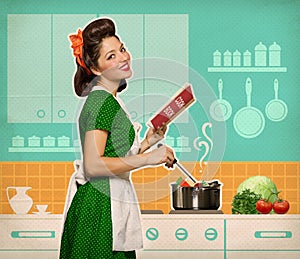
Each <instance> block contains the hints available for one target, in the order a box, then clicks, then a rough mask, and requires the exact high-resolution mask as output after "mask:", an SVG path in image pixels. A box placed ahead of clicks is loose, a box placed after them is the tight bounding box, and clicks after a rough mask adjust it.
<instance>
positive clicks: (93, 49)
mask: <svg viewBox="0 0 300 259" xmlns="http://www.w3.org/2000/svg"><path fill="white" fill-rule="evenodd" d="M82 37H83V43H84V45H83V47H82V58H83V60H84V63H85V65H86V66H87V67H88V68H91V67H98V59H99V57H100V49H101V46H102V41H103V39H105V38H107V37H116V38H117V39H119V37H118V36H117V35H116V29H115V24H114V22H113V21H112V20H110V19H107V18H101V19H97V20H95V21H93V22H91V23H90V24H88V25H87V26H86V27H85V29H84V30H83V33H82ZM76 63H77V61H76ZM95 77H96V75H94V74H91V75H88V74H87V72H86V71H85V70H84V68H83V67H81V66H80V65H79V64H78V63H77V71H76V73H75V76H74V90H75V93H76V94H77V95H78V96H82V93H83V92H84V90H85V89H86V88H87V86H88V85H89V84H90V83H93V82H94V81H95V80H93V79H94V78H95ZM92 81H93V82H92ZM126 86H127V83H126V80H121V82H120V85H119V88H118V92H121V91H122V90H124V89H125V88H126Z"/></svg>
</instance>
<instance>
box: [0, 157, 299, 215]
mask: <svg viewBox="0 0 300 259" xmlns="http://www.w3.org/2000/svg"><path fill="white" fill-rule="evenodd" d="M182 164H183V165H184V166H185V167H186V168H187V169H188V170H189V171H190V172H193V175H194V176H195V177H196V178H199V175H200V174H199V169H200V168H199V163H196V166H195V163H183V162H182ZM73 171H74V170H73V163H72V162H1V163H0V179H1V181H0V190H1V192H0V214H10V213H14V212H13V210H12V209H11V208H10V206H9V203H8V199H7V195H6V188H7V187H8V186H30V187H32V189H31V190H29V191H27V194H28V195H29V196H30V197H31V198H32V199H33V201H34V205H36V204H48V206H49V207H48V211H50V212H52V213H54V214H61V213H63V208H64V201H65V196H66V192H67V188H68V181H69V178H70V176H71V174H72V173H73ZM254 175H265V176H267V177H270V178H271V179H272V180H273V181H274V182H275V184H276V186H277V188H278V190H281V191H282V192H281V194H280V197H282V198H284V199H287V200H288V201H289V202H290V205H291V208H290V210H289V213H291V214H300V163H299V162H223V163H222V164H221V165H220V167H219V169H218V171H217V173H216V175H215V176H214V179H219V180H220V181H221V182H223V184H224V185H223V189H222V196H223V197H222V198H223V199H222V200H223V202H222V204H223V206H222V210H223V212H224V213H227V214H230V213H231V202H232V198H233V196H234V195H235V194H236V189H237V187H238V186H239V184H240V183H241V182H242V181H244V180H245V179H247V178H248V177H250V176H254ZM180 176H182V174H181V173H180V172H179V171H178V170H177V169H176V170H173V171H168V170H166V169H165V168H164V167H154V168H146V169H141V170H138V171H135V172H134V173H133V174H132V180H133V182H134V184H135V188H136V192H137V195H138V198H139V201H140V207H141V209H142V210H162V211H163V212H164V213H168V212H169V211H170V209H171V208H170V191H169V183H170V182H174V181H176V179H177V178H178V177H180ZM9 195H10V197H12V196H14V195H15V193H14V190H10V191H9ZM34 211H36V209H35V208H34V206H33V207H32V208H31V210H30V211H29V213H32V212H34Z"/></svg>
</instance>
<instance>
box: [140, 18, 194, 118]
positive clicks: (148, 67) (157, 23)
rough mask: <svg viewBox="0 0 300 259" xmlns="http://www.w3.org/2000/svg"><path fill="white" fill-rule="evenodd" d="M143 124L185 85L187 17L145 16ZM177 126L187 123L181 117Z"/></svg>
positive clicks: (186, 74)
mask: <svg viewBox="0 0 300 259" xmlns="http://www.w3.org/2000/svg"><path fill="white" fill-rule="evenodd" d="M144 33H145V58H146V62H145V78H146V79H145V95H146V96H147V97H146V98H145V109H146V110H145V113H146V116H145V120H146V121H147V120H148V119H149V117H151V116H152V115H153V113H156V112H157V111H158V110H160V109H161V107H162V106H163V105H165V103H166V102H167V101H169V100H170V98H171V97H172V96H173V95H174V94H175V93H176V92H177V91H178V90H179V89H180V87H182V86H183V85H184V83H186V82H187V81H188V42H189V40H188V15H185V14H151V15H145V31H144ZM177 122H188V119H187V114H182V115H181V116H180V117H179V118H178V119H177Z"/></svg>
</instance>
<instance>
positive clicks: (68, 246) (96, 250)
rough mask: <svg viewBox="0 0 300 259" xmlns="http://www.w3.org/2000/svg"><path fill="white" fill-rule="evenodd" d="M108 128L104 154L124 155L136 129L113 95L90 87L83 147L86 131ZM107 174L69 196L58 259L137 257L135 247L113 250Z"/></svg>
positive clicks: (81, 121) (81, 124) (82, 130)
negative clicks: (129, 249)
mask: <svg viewBox="0 0 300 259" xmlns="http://www.w3.org/2000/svg"><path fill="white" fill-rule="evenodd" d="M95 129H102V130H106V131H108V139H107V144H106V147H105V151H104V156H107V157H124V156H125V155H126V153H127V152H128V151H129V150H130V147H131V145H132V143H133V141H134V138H135V131H134V128H133V125H132V123H131V122H130V120H129V119H128V117H127V115H126V113H125V112H124V110H123V109H122V108H121V106H120V105H119V103H118V102H117V100H116V99H115V98H114V96H113V95H112V94H110V93H108V92H106V91H103V90H96V91H92V92H91V93H90V94H89V96H88V97H87V100H86V102H85V104H84V106H83V108H82V111H81V114H80V117H79V131H80V138H81V143H82V147H83V143H84V136H85V133H86V131H89V130H95ZM112 244H113V234H112V215H111V200H110V184H109V177H97V178H93V179H91V180H90V181H88V182H87V183H86V184H84V185H82V186H80V187H79V188H78V190H77V192H76V194H75V196H74V198H73V200H72V203H71V206H70V208H69V211H68V213H67V217H66V220H65V224H64V230H63V235H62V239H61V248H60V258H61V259H75V258H76V259H77V258H78V259H85V258H88V259H102V258H103V259H110V258H136V257H135V251H113V249H112V247H113V245H112Z"/></svg>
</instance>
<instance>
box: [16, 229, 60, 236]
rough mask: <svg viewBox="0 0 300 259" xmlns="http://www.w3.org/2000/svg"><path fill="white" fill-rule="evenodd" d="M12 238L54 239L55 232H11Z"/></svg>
mask: <svg viewBox="0 0 300 259" xmlns="http://www.w3.org/2000/svg"><path fill="white" fill-rule="evenodd" d="M11 237H12V238H55V231H34V230H33V231H12V232H11Z"/></svg>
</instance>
